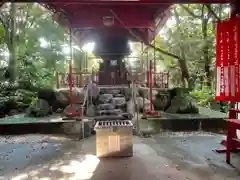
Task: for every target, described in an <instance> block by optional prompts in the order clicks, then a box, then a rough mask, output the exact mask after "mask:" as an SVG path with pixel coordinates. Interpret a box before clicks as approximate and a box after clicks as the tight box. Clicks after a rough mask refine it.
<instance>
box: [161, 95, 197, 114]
mask: <svg viewBox="0 0 240 180" xmlns="http://www.w3.org/2000/svg"><path fill="white" fill-rule="evenodd" d="M166 112H167V113H173V114H197V113H199V110H198V107H197V106H196V105H195V104H194V103H193V101H192V99H191V98H190V97H188V96H185V97H182V96H175V97H173V99H172V100H171V105H170V106H169V108H168V109H167V110H166Z"/></svg>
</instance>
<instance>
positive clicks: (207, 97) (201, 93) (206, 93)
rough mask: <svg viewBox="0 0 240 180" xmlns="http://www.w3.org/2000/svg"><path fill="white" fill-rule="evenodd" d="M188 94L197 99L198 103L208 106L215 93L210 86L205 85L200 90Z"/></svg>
mask: <svg viewBox="0 0 240 180" xmlns="http://www.w3.org/2000/svg"><path fill="white" fill-rule="evenodd" d="M190 95H191V96H192V97H193V98H194V99H195V100H197V102H198V105H200V106H207V107H210V105H211V102H212V101H213V100H214V98H215V95H214V92H213V91H212V89H211V88H208V87H205V88H203V89H202V90H198V91H192V92H191V93H190Z"/></svg>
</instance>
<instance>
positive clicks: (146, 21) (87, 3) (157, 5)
mask: <svg viewBox="0 0 240 180" xmlns="http://www.w3.org/2000/svg"><path fill="white" fill-rule="evenodd" d="M39 2H41V3H43V5H44V6H45V7H47V8H48V9H50V10H52V11H53V12H54V15H53V19H54V20H55V21H57V22H58V23H59V24H61V25H63V26H64V27H65V28H66V30H68V31H69V32H70V36H71V37H72V36H73V37H74V38H75V40H76V41H77V42H78V43H79V44H81V43H85V42H86V41H89V40H94V41H95V40H98V39H99V38H100V37H105V38H115V37H127V38H128V39H129V40H133V41H141V42H143V43H145V44H148V45H149V44H150V43H151V42H152V40H153V39H154V37H155V36H156V33H157V32H158V30H159V28H161V27H162V26H163V24H164V23H165V22H166V20H167V18H168V16H169V15H170V11H169V8H170V7H171V6H172V5H173V4H176V3H188V4H191V3H203V4H207V3H209V4H210V3H231V4H232V11H231V19H230V20H229V21H225V22H223V23H221V25H218V31H220V30H219V28H220V29H221V26H225V27H226V25H224V24H229V26H231V27H235V25H236V23H237V22H236V21H238V18H236V16H237V15H239V13H240V2H239V0H138V1H123V0H122V1H121V0H117V1H107V0H106V1H102V0H70V1H62V0H52V1H46V0H40V1H39ZM2 4H3V2H1V3H0V6H1V5H2ZM107 17H112V18H113V19H114V21H113V23H112V24H110V25H106V23H104V20H105V19H106V18H107ZM226 28H227V31H228V33H227V34H228V35H227V36H229V37H228V41H225V42H224V44H222V45H221V46H220V48H222V49H221V50H219V48H217V54H220V53H221V51H222V50H224V51H226V52H225V54H228V55H229V56H228V55H227V56H224V62H223V63H222V64H220V66H226V67H227V66H229V67H231V66H230V65H232V66H234V65H236V64H237V65H239V64H240V63H239V61H240V60H239V58H240V56H239V54H238V55H237V56H236V57H235V55H236V53H235V54H233V53H231V52H235V51H234V50H235V49H236V47H235V46H234V45H235V44H234V43H233V42H234V41H235V39H234V38H233V33H234V32H233V31H232V30H230V29H228V27H226ZM239 31H240V30H238V31H237V32H238V34H239ZM220 36H221V33H220V34H219V32H218V34H217V37H220ZM70 39H72V38H70ZM217 40H218V39H217ZM70 41H71V40H70ZM238 42H239V41H238ZM225 48H226V49H225ZM237 48H239V46H237ZM229 49H231V50H233V51H231V50H230V51H229ZM238 52H239V51H238ZM230 56H231V57H232V58H229V57H230ZM218 59H220V60H221V57H217V61H218ZM70 63H71V62H70ZM217 63H218V62H217ZM217 66H218V64H217ZM221 69H224V68H222V67H221V68H220V70H221ZM238 70H239V69H238ZM69 72H70V75H69V79H70V85H72V77H71V76H72V67H71V64H70V68H69ZM221 72H222V71H220V76H219V77H220V79H221ZM223 72H225V73H226V71H223ZM228 72H233V71H228ZM235 72H236V71H235ZM237 73H238V71H237ZM227 74H229V73H227ZM229 76H230V75H229ZM223 77H224V75H223ZM230 77H231V76H230ZM236 77H238V76H236ZM217 78H218V77H217ZM151 81H152V80H151ZM224 81H225V82H224V83H225V85H219V88H220V90H219V89H217V93H218V94H217V99H218V100H225V101H232V102H237V101H239V98H238V97H240V96H239V95H240V94H238V93H239V89H238V88H239V87H238V86H239V84H237V83H236V82H237V81H235V83H234V84H233V81H231V82H230V81H227V82H226V80H224ZM220 83H222V81H221V82H220ZM234 86H235V87H236V91H235V94H234V93H233V94H232V92H233V90H232V89H233V88H234ZM222 87H223V88H227V89H226V91H227V94H225V95H221V93H222V90H221V88H222ZM229 90H231V91H229ZM219 92H220V94H219ZM229 93H230V95H229ZM223 97H224V98H223ZM234 113H237V112H234ZM234 113H233V111H232V112H231V110H230V113H229V115H230V116H232V115H231V114H234ZM234 116H235V115H234Z"/></svg>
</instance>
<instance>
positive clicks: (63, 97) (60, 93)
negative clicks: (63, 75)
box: [55, 88, 85, 108]
mask: <svg viewBox="0 0 240 180" xmlns="http://www.w3.org/2000/svg"><path fill="white" fill-rule="evenodd" d="M84 95H85V92H84V90H83V88H73V90H72V100H73V104H75V103H79V102H80V103H83V101H84ZM55 96H56V100H57V101H58V103H59V104H61V105H62V106H63V107H64V108H65V107H66V106H67V105H68V104H69V103H70V95H69V88H61V89H56V90H55Z"/></svg>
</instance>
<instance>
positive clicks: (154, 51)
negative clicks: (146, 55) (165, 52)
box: [153, 38, 157, 87]
mask: <svg viewBox="0 0 240 180" xmlns="http://www.w3.org/2000/svg"><path fill="white" fill-rule="evenodd" d="M153 45H154V47H156V38H154V40H153ZM156 72H157V63H156V50H155V48H154V49H153V79H154V82H153V85H154V87H156Z"/></svg>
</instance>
